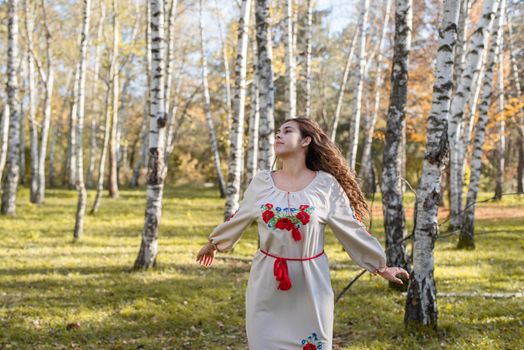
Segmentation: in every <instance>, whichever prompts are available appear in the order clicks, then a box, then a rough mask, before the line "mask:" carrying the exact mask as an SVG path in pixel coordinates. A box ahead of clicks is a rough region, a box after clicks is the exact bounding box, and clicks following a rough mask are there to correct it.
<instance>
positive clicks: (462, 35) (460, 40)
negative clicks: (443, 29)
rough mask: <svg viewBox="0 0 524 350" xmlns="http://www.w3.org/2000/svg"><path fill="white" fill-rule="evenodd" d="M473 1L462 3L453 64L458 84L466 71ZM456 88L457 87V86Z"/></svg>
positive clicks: (466, 0) (454, 77) (462, 1)
mask: <svg viewBox="0 0 524 350" xmlns="http://www.w3.org/2000/svg"><path fill="white" fill-rule="evenodd" d="M471 4H472V0H461V1H460V5H459V6H460V13H459V20H458V27H457V33H458V36H457V43H456V44H455V54H454V58H453V59H454V62H455V63H454V64H453V82H454V84H457V83H458V81H459V79H460V76H461V74H462V71H463V70H464V60H465V58H466V40H467V34H468V28H469V22H470V21H469V11H470V9H471ZM455 88H456V86H455Z"/></svg>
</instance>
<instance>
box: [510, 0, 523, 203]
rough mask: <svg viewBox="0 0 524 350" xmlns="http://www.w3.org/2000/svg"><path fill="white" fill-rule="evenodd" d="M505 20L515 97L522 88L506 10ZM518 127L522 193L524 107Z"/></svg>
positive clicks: (518, 178)
mask: <svg viewBox="0 0 524 350" xmlns="http://www.w3.org/2000/svg"><path fill="white" fill-rule="evenodd" d="M506 21H507V26H508V44H509V54H510V59H511V72H512V73H513V81H514V83H515V94H516V96H517V99H520V98H521V96H522V90H521V85H520V79H519V69H518V67H517V59H516V58H515V49H514V46H513V25H512V22H511V16H509V14H508V12H507V10H506ZM518 128H519V134H520V138H519V140H518V141H517V142H518V145H517V148H518V165H517V192H518V193H521V194H522V193H524V107H523V108H521V109H520V111H519V119H518Z"/></svg>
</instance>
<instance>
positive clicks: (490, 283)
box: [0, 186, 524, 350]
mask: <svg viewBox="0 0 524 350" xmlns="http://www.w3.org/2000/svg"><path fill="white" fill-rule="evenodd" d="M105 195H106V194H105V193H104V196H105ZM491 195H492V194H490V193H483V194H482V195H481V196H480V199H481V200H482V199H485V198H488V197H490V196H491ZM28 197H29V193H28V190H27V189H26V188H23V189H21V190H20V191H19V194H18V207H17V217H16V218H6V217H0V261H1V264H0V327H1V328H0V349H203V350H204V349H205V350H207V349H211V350H213V349H247V343H246V334H245V330H244V314H245V311H244V293H245V288H246V284H247V278H248V274H249V269H250V264H249V261H245V260H246V259H244V260H242V259H239V260H235V259H225V258H221V259H218V260H217V262H216V263H215V265H213V266H212V267H211V268H209V269H205V268H202V267H200V266H199V265H198V264H197V263H196V262H195V257H196V253H197V252H198V250H199V249H200V247H201V246H202V245H203V244H205V243H206V238H207V235H208V234H209V233H210V232H211V230H212V229H213V228H214V227H215V226H216V225H217V224H219V223H220V222H221V218H222V210H223V200H222V199H220V198H218V195H217V191H216V189H195V188H190V187H187V186H184V187H178V188H170V189H166V191H165V195H164V198H165V200H164V208H163V216H162V222H161V227H160V238H159V254H158V259H157V266H156V267H155V268H154V269H153V270H151V271H145V272H133V271H131V270H130V268H131V267H132V265H133V262H134V260H135V257H136V256H137V253H138V249H139V246H140V235H141V231H142V226H143V222H144V207H145V192H144V190H143V189H142V190H122V191H121V192H120V197H119V198H118V199H108V198H107V197H104V198H103V201H102V204H101V208H100V212H99V214H97V215H94V216H93V215H89V216H86V220H85V231H84V236H83V238H82V240H81V241H80V242H77V243H73V240H72V236H73V227H74V216H75V207H76V198H77V194H76V192H75V191H68V190H64V189H52V190H49V191H48V194H47V197H46V202H45V204H44V205H42V206H40V207H38V206H35V205H33V204H30V203H29V200H28ZM93 198H94V192H93V191H89V197H88V200H89V201H88V203H89V204H91V203H92V201H93ZM412 202H413V201H412V198H411V200H410V199H409V198H408V199H407V203H406V205H407V206H408V208H407V209H406V213H407V216H408V218H410V217H412V208H409V206H410V205H412ZM375 204H376V205H377V206H376V207H375V210H374V213H376V214H377V216H376V217H374V220H373V226H372V228H371V229H370V231H372V232H373V234H374V235H375V236H377V237H378V239H379V240H380V241H381V243H382V244H384V234H383V229H382V222H381V217H380V215H381V210H380V206H378V204H380V198H379V199H375ZM477 208H478V210H479V213H481V214H480V217H479V218H478V220H477V221H476V249H475V250H469V251H459V250H457V249H455V246H456V242H457V236H455V235H452V236H447V237H445V238H441V239H439V240H438V241H437V243H436V247H435V278H436V283H437V290H438V292H439V293H442V292H467V293H471V294H472V295H470V296H468V297H449V296H444V297H439V298H438V318H439V321H438V329H437V330H436V331H424V332H415V331H413V330H406V329H405V328H404V323H403V318H404V305H405V295H402V294H401V293H400V292H398V291H396V290H392V289H390V288H388V284H387V282H386V281H385V280H384V279H382V278H381V277H379V276H372V275H370V274H364V275H363V276H362V277H361V278H360V279H359V280H358V281H357V282H356V283H355V284H354V285H353V286H352V287H351V289H350V290H349V291H348V292H347V293H346V294H345V295H344V297H343V298H342V299H341V300H340V301H339V303H337V304H336V306H335V325H334V349H339V350H340V349H522V348H524V299H523V298H522V297H517V298H506V299H493V298H484V297H481V296H475V294H476V293H517V292H520V293H522V292H524V198H523V197H517V196H508V197H504V198H503V200H502V201H500V202H497V203H494V202H486V203H481V204H479V205H478V207H477ZM88 211H89V208H88ZM482 213H484V214H482ZM508 213H511V214H508ZM441 220H443V219H441ZM411 225H412V221H411V219H409V220H408V226H409V230H411ZM325 243H326V252H327V253H328V255H329V257H330V264H333V265H334V266H335V265H336V268H332V269H331V280H332V285H333V289H334V291H335V295H338V293H339V292H340V291H341V290H342V289H343V288H344V286H345V285H346V284H347V283H348V281H349V280H351V278H353V276H355V275H356V274H357V273H358V272H359V271H360V268H359V267H358V266H356V265H355V264H354V263H352V262H351V261H350V259H349V257H348V256H347V255H346V253H345V252H344V251H343V250H342V246H341V245H340V244H339V243H338V241H337V240H336V239H335V238H334V235H333V234H332V233H331V231H330V229H329V228H328V229H327V235H326V242H325ZM256 249H257V237H256V226H255V225H253V226H251V227H250V228H249V229H248V230H246V232H245V233H244V235H243V237H242V239H241V240H240V242H239V243H238V245H237V246H236V247H235V249H234V251H233V252H230V253H228V254H227V255H224V254H219V256H222V257H225V256H235V257H242V258H250V257H251V256H252V255H253V254H254V253H255V250H256ZM340 266H342V268H340ZM299 341H300V339H299ZM268 350H275V349H268Z"/></svg>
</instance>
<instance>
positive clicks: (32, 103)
mask: <svg viewBox="0 0 524 350" xmlns="http://www.w3.org/2000/svg"><path fill="white" fill-rule="evenodd" d="M33 13H34V9H29V4H28V0H24V15H25V28H26V38H27V53H26V56H27V87H28V90H29V124H30V126H31V128H30V129H31V185H30V196H29V198H30V201H31V203H37V193H38V123H37V121H36V98H37V97H36V89H35V61H34V57H33V53H34V50H35V49H34V45H33V31H34V22H33ZM21 126H22V128H23V123H22V124H21ZM23 151H24V150H23V148H22V152H23Z"/></svg>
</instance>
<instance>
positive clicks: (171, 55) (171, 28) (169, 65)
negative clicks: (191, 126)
mask: <svg viewBox="0 0 524 350" xmlns="http://www.w3.org/2000/svg"><path fill="white" fill-rule="evenodd" d="M177 5H178V1H177V0H171V5H170V7H169V15H168V20H167V28H166V33H167V41H166V44H167V46H166V55H167V56H166V82H165V91H164V102H165V104H166V107H165V111H166V114H167V123H168V124H167V125H168V127H167V128H168V131H167V134H166V137H165V139H164V140H165V144H164V146H163V147H164V162H165V163H166V166H168V165H169V164H168V163H169V152H167V149H168V145H169V142H170V140H169V129H172V126H171V125H172V124H173V123H174V118H175V116H174V115H173V114H174V113H173V111H172V110H171V87H172V85H173V79H172V76H173V61H174V59H175V14H176V10H177Z"/></svg>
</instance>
